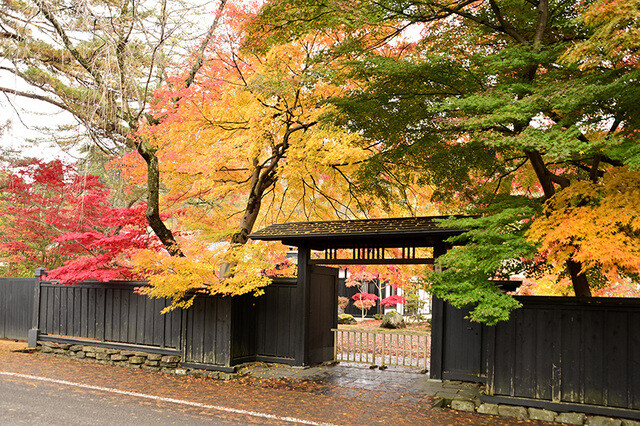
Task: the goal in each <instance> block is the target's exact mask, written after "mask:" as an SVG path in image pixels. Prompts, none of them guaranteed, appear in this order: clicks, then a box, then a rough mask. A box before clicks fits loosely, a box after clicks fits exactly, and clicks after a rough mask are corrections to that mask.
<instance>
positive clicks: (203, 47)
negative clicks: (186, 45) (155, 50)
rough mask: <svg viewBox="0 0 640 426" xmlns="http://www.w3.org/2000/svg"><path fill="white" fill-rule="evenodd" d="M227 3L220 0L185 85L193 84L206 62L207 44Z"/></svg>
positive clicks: (225, 0) (224, 0)
mask: <svg viewBox="0 0 640 426" xmlns="http://www.w3.org/2000/svg"><path fill="white" fill-rule="evenodd" d="M226 4H227V0H220V5H219V6H218V11H217V12H216V17H215V18H214V20H213V23H212V24H211V27H209V30H208V31H207V35H206V36H205V38H204V40H202V43H200V47H199V48H198V55H197V56H196V60H195V61H194V62H193V65H192V66H191V70H190V71H189V75H188V76H187V78H186V80H185V81H184V85H185V87H189V86H191V83H193V80H194V79H195V78H196V74H197V73H198V71H199V70H200V68H201V67H202V65H203V64H204V52H205V50H206V49H207V45H208V44H209V42H210V41H211V39H212V38H213V33H214V32H215V30H216V28H217V27H218V23H219V22H220V16H221V15H222V11H223V10H224V7H225V5H226Z"/></svg>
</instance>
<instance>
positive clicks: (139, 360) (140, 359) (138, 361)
mask: <svg viewBox="0 0 640 426" xmlns="http://www.w3.org/2000/svg"><path fill="white" fill-rule="evenodd" d="M142 363H144V357H141V356H132V357H131V358H129V364H133V365H138V364H142Z"/></svg>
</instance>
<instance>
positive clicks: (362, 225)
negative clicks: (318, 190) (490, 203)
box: [249, 216, 464, 250]
mask: <svg viewBox="0 0 640 426" xmlns="http://www.w3.org/2000/svg"><path fill="white" fill-rule="evenodd" d="M449 217H451V216H423V217H402V218H387V219H362V220H335V221H322V222H291V223H276V224H273V225H270V226H267V227H266V228H263V229H260V230H259V231H256V232H254V233H252V234H251V235H249V238H251V239H254V240H267V241H269V240H270V241H282V242H283V243H284V244H288V245H292V246H299V245H307V246H309V247H310V248H313V249H317V250H320V249H325V248H348V247H359V246H366V247H369V246H375V247H406V246H415V247H428V246H431V245H433V244H434V243H437V242H441V241H443V240H445V239H447V238H449V237H451V236H453V235H459V234H461V233H462V232H464V230H463V229H456V228H447V227H443V226H441V225H440V224H439V223H438V222H437V221H438V219H446V218H449ZM457 217H460V216H457Z"/></svg>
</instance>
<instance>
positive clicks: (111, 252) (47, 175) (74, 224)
mask: <svg viewBox="0 0 640 426" xmlns="http://www.w3.org/2000/svg"><path fill="white" fill-rule="evenodd" d="M5 173H6V174H5V182H6V183H5V184H4V185H2V186H0V205H2V209H3V213H4V216H3V219H4V220H3V221H2V222H1V223H0V260H1V261H3V262H5V263H16V264H17V263H20V265H16V267H15V268H11V267H9V268H7V273H10V271H12V270H19V269H22V270H26V271H28V270H31V271H33V269H34V268H36V267H46V268H48V269H53V271H51V272H50V274H49V277H51V278H58V279H60V280H61V281H64V282H66V283H75V282H78V281H82V280H85V279H96V280H100V281H107V280H111V279H127V278H132V277H133V274H132V273H131V271H130V268H129V266H128V261H127V256H126V253H127V251H128V250H130V249H132V248H148V247H149V246H150V245H153V244H154V243H155V239H151V238H150V237H149V235H148V233H147V223H146V220H145V216H144V211H145V208H146V206H145V205H144V204H139V205H137V206H134V207H132V208H128V209H118V208H114V207H113V206H112V205H111V202H110V200H109V198H110V191H109V190H108V189H107V188H105V187H104V185H103V184H102V183H100V181H99V178H98V177H97V176H93V175H85V176H82V175H79V174H78V173H77V171H76V170H75V168H74V167H73V166H71V165H65V164H64V163H62V162H61V161H59V160H55V161H52V162H43V161H30V162H27V163H22V164H18V165H14V166H13V167H11V168H9V169H8V170H6V172H5ZM63 265H64V266H63Z"/></svg>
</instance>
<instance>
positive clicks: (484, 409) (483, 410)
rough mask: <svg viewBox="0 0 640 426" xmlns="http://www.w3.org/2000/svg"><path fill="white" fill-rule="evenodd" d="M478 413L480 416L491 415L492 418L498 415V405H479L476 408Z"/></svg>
mask: <svg viewBox="0 0 640 426" xmlns="http://www.w3.org/2000/svg"><path fill="white" fill-rule="evenodd" d="M478 413H480V414H492V415H494V416H497V415H498V404H488V403H484V404H480V406H479V407H478Z"/></svg>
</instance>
